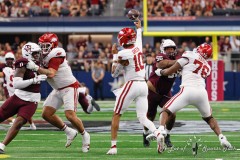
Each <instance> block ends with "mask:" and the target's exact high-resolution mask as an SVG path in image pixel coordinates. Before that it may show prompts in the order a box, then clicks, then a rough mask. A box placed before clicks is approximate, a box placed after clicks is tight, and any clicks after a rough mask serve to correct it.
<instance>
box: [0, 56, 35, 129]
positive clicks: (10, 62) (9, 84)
mask: <svg viewBox="0 0 240 160" xmlns="http://www.w3.org/2000/svg"><path fill="white" fill-rule="evenodd" d="M4 59H5V64H4V65H3V67H0V68H1V69H0V70H2V72H0V77H3V82H4V83H3V87H4V94H5V97H6V99H8V98H9V97H11V96H12V95H13V94H14V91H15V89H14V87H13V75H14V62H15V56H14V54H13V53H12V52H8V53H6V54H5V56H4ZM7 121H9V122H10V125H12V124H13V122H14V121H15V118H13V117H10V118H8V119H7ZM29 124H30V129H32V130H36V129H37V127H36V126H35V124H34V123H33V120H32V118H31V119H30V120H29Z"/></svg>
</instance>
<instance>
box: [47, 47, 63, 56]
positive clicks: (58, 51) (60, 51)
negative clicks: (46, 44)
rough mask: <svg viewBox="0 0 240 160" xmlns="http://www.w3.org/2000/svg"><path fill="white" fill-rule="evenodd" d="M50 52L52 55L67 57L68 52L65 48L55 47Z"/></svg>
mask: <svg viewBox="0 0 240 160" xmlns="http://www.w3.org/2000/svg"><path fill="white" fill-rule="evenodd" d="M49 54H50V55H51V57H66V52H65V50H64V49H63V48H53V49H52V51H51V52H50V53H49Z"/></svg>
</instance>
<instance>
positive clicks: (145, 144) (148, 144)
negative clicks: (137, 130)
mask: <svg viewBox="0 0 240 160" xmlns="http://www.w3.org/2000/svg"><path fill="white" fill-rule="evenodd" d="M147 136H148V134H144V133H143V146H144V147H149V146H150V142H149V141H148V140H147V139H146V137H147Z"/></svg>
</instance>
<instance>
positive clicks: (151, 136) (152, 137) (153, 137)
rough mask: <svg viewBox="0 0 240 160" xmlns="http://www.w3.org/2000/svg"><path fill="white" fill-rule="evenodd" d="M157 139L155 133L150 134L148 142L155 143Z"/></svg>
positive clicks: (147, 138)
mask: <svg viewBox="0 0 240 160" xmlns="http://www.w3.org/2000/svg"><path fill="white" fill-rule="evenodd" d="M156 139H157V137H156V136H155V135H154V134H153V133H151V134H149V135H148V136H147V137H146V140H147V141H149V142H151V141H155V140H156Z"/></svg>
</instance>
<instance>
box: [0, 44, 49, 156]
mask: <svg viewBox="0 0 240 160" xmlns="http://www.w3.org/2000/svg"><path fill="white" fill-rule="evenodd" d="M40 51H41V48H40V47H39V46H38V45H37V44H35V43H31V42H29V43H27V44H25V45H24V46H23V48H22V55H23V58H20V59H19V60H17V61H16V62H15V69H16V70H15V72H14V78H13V86H14V88H15V91H14V95H13V96H11V97H9V98H8V99H7V100H6V101H5V102H4V103H3V105H2V106H1V107H0V122H3V121H5V120H6V119H8V118H9V117H11V116H14V115H17V117H16V119H15V121H14V123H13V125H12V127H11V128H10V129H9V130H8V132H7V135H6V137H5V138H4V140H3V141H2V143H0V154H4V149H5V147H6V146H7V145H8V144H9V143H10V142H11V141H12V140H13V139H14V138H15V137H16V135H17V134H18V132H19V130H20V129H21V127H22V126H23V125H24V124H26V123H27V121H29V120H30V119H31V118H32V116H33V114H34V113H35V111H36V109H37V105H38V102H39V101H40V99H41V95H40V82H41V81H45V80H46V79H47V76H46V75H38V74H37V72H34V71H32V70H29V69H27V68H26V65H27V63H28V61H29V60H32V61H35V62H36V63H38V59H39V57H40Z"/></svg>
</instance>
